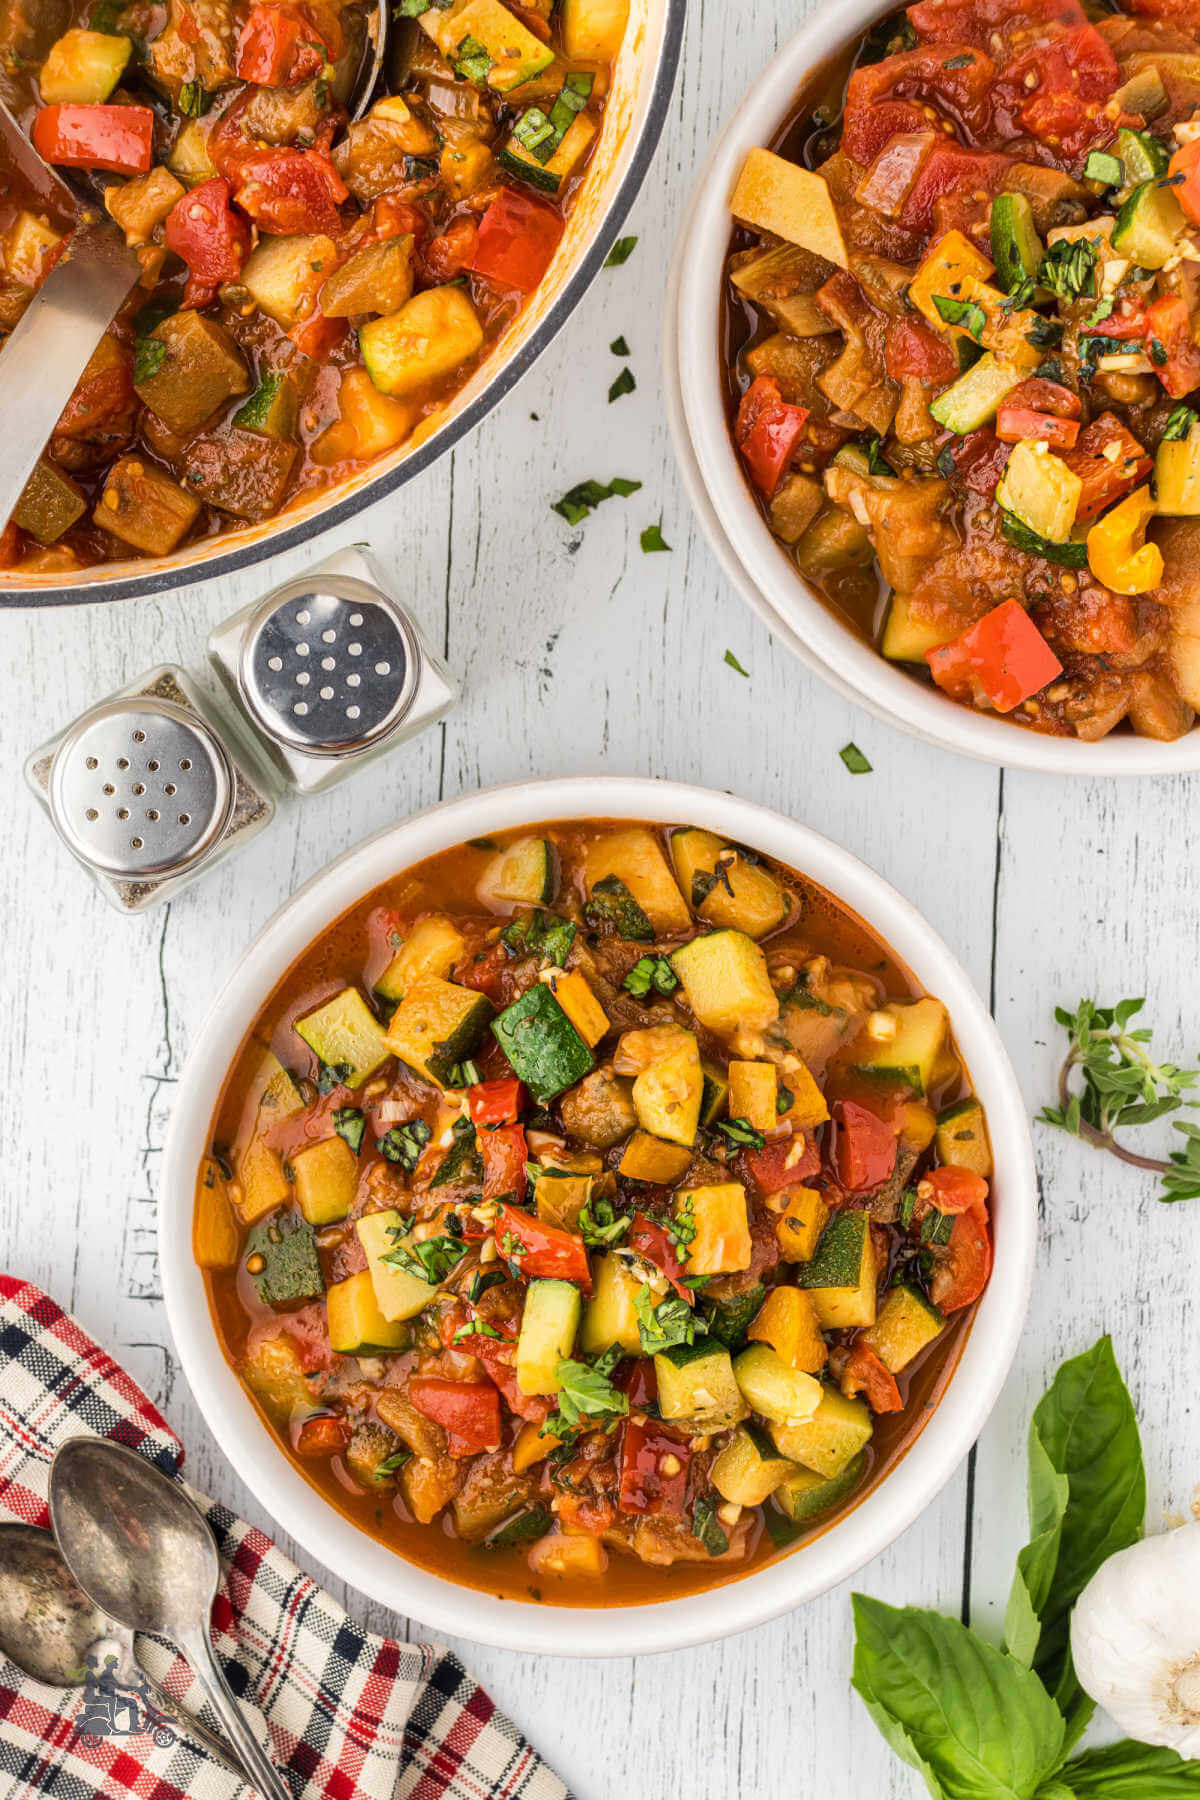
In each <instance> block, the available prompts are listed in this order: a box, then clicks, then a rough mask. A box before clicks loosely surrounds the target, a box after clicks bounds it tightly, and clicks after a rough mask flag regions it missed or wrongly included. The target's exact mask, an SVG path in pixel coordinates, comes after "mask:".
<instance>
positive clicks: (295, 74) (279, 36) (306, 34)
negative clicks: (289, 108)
mask: <svg viewBox="0 0 1200 1800" xmlns="http://www.w3.org/2000/svg"><path fill="white" fill-rule="evenodd" d="M341 49H342V46H341V44H340V43H338V44H332V43H330V41H329V37H328V36H327V35H326V34H325V32H323V31H318V29H317V27H316V25H315V23H314V22H313V20H312V18H311V17H310V16H309V13H308V9H307V7H304V6H292V5H289V4H288V3H287V0H275V4H274V5H271V6H262V5H255V6H252V7H251V8H250V15H249V17H248V18H247V20H246V23H245V25H243V27H242V33H241V36H240V37H239V38H238V42H237V61H236V64H235V68H236V72H237V77H238V80H239V81H256V82H258V83H259V84H260V85H261V86H262V87H298V86H299V85H300V83H301V82H302V81H308V80H310V79H311V78H312V77H313V76H314V75H319V74H320V73H321V70H322V69H323V68H325V67H326V66H327V64H329V63H333V62H336V61H337V59H338V57H339V56H340V54H341Z"/></svg>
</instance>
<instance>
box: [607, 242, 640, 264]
mask: <svg viewBox="0 0 1200 1800" xmlns="http://www.w3.org/2000/svg"><path fill="white" fill-rule="evenodd" d="M636 243H637V239H636V238H635V237H623V238H618V239H617V241H616V243H615V244H614V245H613V247H612V249H611V250H610V251H609V253H608V255H607V256H606V257H605V259H604V266H605V268H606V269H619V268H620V266H621V264H622V263H627V262H628V261H629V259H630V257H631V256H632V255H633V248H634V245H635V244H636Z"/></svg>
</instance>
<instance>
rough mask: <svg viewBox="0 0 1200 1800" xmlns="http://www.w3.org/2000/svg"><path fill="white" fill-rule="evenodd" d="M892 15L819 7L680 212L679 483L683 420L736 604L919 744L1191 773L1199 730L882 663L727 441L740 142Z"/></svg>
mask: <svg viewBox="0 0 1200 1800" xmlns="http://www.w3.org/2000/svg"><path fill="white" fill-rule="evenodd" d="M888 10H889V9H888V8H887V7H886V6H881V5H880V4H879V0H842V4H841V5H839V6H822V7H820V8H818V10H817V11H816V12H815V13H814V14H813V15H812V16H811V18H809V19H807V20H806V21H805V22H804V24H802V25H801V26H800V28H799V30H797V31H796V32H795V33H794V34H793V35H792V36H791V37H790V38H789V39H788V40H787V42H786V43H785V44H783V45H782V46H781V47H780V48H779V49H778V50H776V51H774V52H773V53H772V56H771V60H770V62H769V63H768V65H767V67H766V68H765V69H764V70H763V71H762V73H761V74H759V75H758V76H756V77H755V79H754V81H753V82H752V83H751V85H750V87H749V89H748V90H747V92H746V95H745V98H744V99H743V100H742V102H741V104H740V105H739V107H738V109H737V111H736V112H735V113H734V115H733V117H732V118H731V119H730V121H729V123H728V125H726V126H725V128H724V130H723V131H722V132H721V133H720V134H719V136H718V137H717V139H716V142H715V143H714V145H713V148H712V150H711V152H710V154H709V156H708V158H707V160H706V162H705V164H704V166H703V168H702V169H701V172H700V174H699V177H698V179H697V181H696V184H695V187H694V189H693V191H692V196H691V198H690V200H689V203H688V205H687V207H686V209H685V212H684V217H683V222H682V224H681V226H680V230H679V235H678V237H677V239H676V247H675V253H674V264H675V265H676V270H677V273H676V275H675V281H676V283H677V294H678V299H677V303H676V317H675V320H674V321H673V323H672V324H671V325H669V326H668V354H673V355H674V357H675V359H676V362H677V374H676V376H675V378H674V379H675V380H676V381H677V382H678V386H679V390H680V400H681V407H682V418H681V417H680V415H679V412H678V410H677V411H676V414H675V418H674V422H673V429H672V435H673V436H674V438H675V442H676V447H677V449H679V450H680V451H681V452H683V454H681V462H683V464H684V465H685V467H684V479H685V485H687V486H688V488H689V491H693V489H694V482H695V474H694V472H692V474H691V477H690V479H689V472H688V470H687V467H686V464H687V462H688V460H689V459H688V456H687V454H686V452H684V451H683V445H682V443H681V438H682V436H683V431H682V429H681V426H682V427H686V434H687V437H688V439H689V441H690V450H691V454H692V456H693V457H694V459H695V464H696V467H697V468H698V471H699V479H700V481H701V483H702V485H703V487H704V490H705V492H706V494H707V496H708V499H709V501H710V503H711V504H710V506H709V507H707V508H702V509H700V520H701V525H702V528H703V529H704V531H705V533H706V535H707V536H708V537H709V539H710V541H712V543H713V548H714V550H715V551H716V553H717V555H718V558H719V559H720V560H721V562H722V564H723V566H725V567H726V568H728V562H729V558H730V557H732V558H733V559H735V560H736V562H737V563H739V564H740V565H741V567H742V569H743V571H744V576H745V579H744V580H743V581H737V582H736V583H735V585H736V586H737V587H738V589H739V591H740V592H741V593H742V595H743V597H744V598H749V593H748V586H749V588H751V589H753V590H754V592H755V593H756V594H757V595H758V596H759V597H760V600H761V604H760V605H756V606H755V611H757V612H758V613H759V615H760V617H764V618H765V621H766V623H767V624H768V625H769V626H770V628H771V629H773V630H775V631H776V633H777V634H778V635H779V636H781V637H782V638H783V639H784V641H785V642H786V643H788V645H789V647H790V648H792V649H795V647H796V644H797V643H800V644H802V645H803V646H804V648H805V651H806V652H807V654H806V656H805V657H804V660H805V661H806V662H807V663H808V664H809V666H811V667H815V669H816V671H817V673H819V674H821V675H823V676H824V678H825V679H826V680H827V681H831V682H832V683H833V685H834V686H835V687H837V688H838V689H839V691H841V692H842V693H848V694H849V695H850V696H851V697H852V698H853V699H854V700H856V701H857V703H858V704H859V705H861V706H865V707H866V708H867V709H868V710H869V711H870V712H872V713H874V714H875V716H876V717H877V718H881V719H883V720H885V721H886V722H887V723H888V724H892V725H898V726H899V727H900V728H901V729H902V730H904V731H907V732H909V733H910V734H911V735H912V736H914V737H918V738H921V739H923V740H924V741H925V742H926V743H931V744H936V745H938V746H940V747H941V748H942V749H947V750H954V751H957V752H958V753H959V754H960V755H963V756H969V757H973V758H975V759H976V760H977V761H980V762H989V763H998V764H1002V765H1006V766H1008V767H1010V768H1017V769H1029V770H1037V771H1042V772H1045V773H1051V774H1056V775H1165V774H1177V773H1181V772H1184V771H1187V770H1190V769H1198V768H1200V726H1197V727H1195V728H1194V729H1193V730H1192V731H1190V732H1186V733H1185V734H1184V735H1183V737H1181V738H1177V739H1176V740H1175V741H1174V743H1170V744H1164V743H1159V742H1157V741H1156V740H1154V739H1152V738H1140V737H1136V736H1133V735H1132V734H1129V735H1126V734H1124V733H1119V732H1113V733H1111V734H1110V735H1109V736H1108V737H1106V738H1102V739H1101V740H1100V741H1099V742H1098V743H1094V744H1085V743H1082V742H1080V741H1079V740H1078V739H1075V738H1057V737H1049V736H1046V735H1044V734H1042V733H1039V732H1035V731H1031V730H1028V729H1026V728H1023V727H1021V726H1019V725H1016V724H1014V723H1013V722H1012V721H1009V720H1005V719H1002V718H998V717H993V716H991V715H990V714H987V713H979V712H974V711H972V710H971V709H970V708H968V707H965V706H961V705H959V704H958V703H957V702H956V701H953V700H950V699H948V698H947V696H946V695H944V694H941V693H939V692H938V691H937V690H936V689H934V688H930V687H926V686H925V685H924V684H923V683H922V682H920V681H919V680H917V679H916V678H915V677H913V676H912V675H909V674H906V673H905V671H904V669H903V668H901V667H899V666H898V665H896V664H893V663H889V662H887V661H886V660H885V659H884V658H883V657H882V656H881V655H880V654H879V652H878V651H877V650H876V649H875V648H874V646H873V645H871V644H869V643H867V642H866V641H865V640H864V639H862V638H860V637H858V636H857V634H856V633H855V632H853V631H852V630H851V629H850V627H849V626H848V625H845V624H843V623H842V622H841V621H840V620H839V619H838V618H837V616H836V615H835V614H834V613H833V611H832V610H831V609H830V608H828V607H827V606H825V605H824V603H823V602H822V601H820V600H819V599H818V598H817V596H816V595H815V594H813V593H812V592H811V591H810V590H809V589H808V588H807V587H806V586H805V583H804V580H803V578H802V576H801V575H800V574H799V571H798V570H797V569H796V567H795V565H794V564H793V563H792V562H791V561H790V560H789V559H788V557H787V556H786V554H785V553H784V551H783V550H782V548H781V547H780V545H779V544H777V543H776V541H775V539H774V538H773V537H772V535H771V533H770V531H769V529H768V527H767V525H766V522H765V520H764V519H763V516H762V514H761V513H760V512H759V510H758V506H757V503H756V502H755V500H754V498H753V496H752V495H751V493H750V489H749V487H748V485H747V483H746V480H745V477H744V475H743V473H742V470H741V467H740V465H739V463H738V459H737V456H736V453H735V451H734V448H733V443H732V439H731V436H730V431H729V424H728V420H727V417H726V412H725V403H724V398H723V394H722V384H721V381H720V379H719V366H720V365H719V344H720V309H721V294H722V289H723V287H724V270H725V255H726V249H727V246H728V243H729V235H730V229H731V224H730V214H729V197H730V195H731V194H732V192H733V188H734V185H735V182H736V179H737V175H738V172H739V171H740V169H741V166H742V161H743V159H744V157H745V154H746V152H747V150H749V149H751V148H753V147H754V146H755V145H759V144H763V143H766V142H769V141H770V139H771V138H772V137H773V136H774V133H775V130H776V128H777V125H778V124H779V123H780V122H782V120H783V119H784V118H785V117H786V116H787V114H788V113H789V111H790V110H791V108H792V106H793V104H794V101H795V97H796V94H797V93H798V92H799V90H800V89H801V87H802V86H803V84H804V80H805V78H806V76H807V75H808V74H809V72H810V71H811V70H812V69H814V68H816V67H817V66H818V65H819V64H820V63H821V62H823V61H824V60H825V59H826V58H828V57H830V56H832V55H834V54H835V53H836V52H837V51H839V50H841V49H843V48H844V47H845V46H846V45H847V44H848V43H851V42H852V41H853V40H854V39H855V38H857V37H858V36H859V35H860V34H861V33H862V32H863V31H864V30H865V29H866V28H867V27H868V26H869V25H871V24H872V23H874V21H875V20H876V19H878V18H880V17H882V16H884V14H885V13H886V12H887V11H888ZM670 304H671V302H670V290H668V306H669V305H670ZM714 524H719V528H720V538H723V539H724V544H722V543H721V541H720V538H718V536H717V535H716V534H715V533H714V529H713V528H714ZM751 604H752V605H753V604H754V602H753V601H751ZM764 608H765V612H764Z"/></svg>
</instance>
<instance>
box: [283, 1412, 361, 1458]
mask: <svg viewBox="0 0 1200 1800" xmlns="http://www.w3.org/2000/svg"><path fill="white" fill-rule="evenodd" d="M349 1442H350V1427H349V1425H347V1423H346V1421H345V1419H340V1418H338V1417H337V1416H336V1414H334V1413H323V1414H321V1416H320V1417H319V1418H316V1419H305V1421H304V1423H303V1425H302V1426H301V1427H300V1429H299V1431H298V1432H297V1433H296V1455H297V1456H303V1457H311V1458H313V1459H315V1458H316V1457H318V1456H340V1455H341V1453H342V1451H343V1450H344V1449H345V1448H346V1445H347V1444H348V1443H349Z"/></svg>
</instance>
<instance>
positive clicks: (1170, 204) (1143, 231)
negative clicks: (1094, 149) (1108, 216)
mask: <svg viewBox="0 0 1200 1800" xmlns="http://www.w3.org/2000/svg"><path fill="white" fill-rule="evenodd" d="M1186 229H1187V218H1186V216H1185V214H1184V210H1183V208H1182V206H1180V204H1179V202H1178V200H1177V199H1176V198H1175V195H1174V194H1173V193H1172V191H1171V189H1170V188H1168V187H1163V186H1162V184H1161V182H1160V181H1159V180H1158V179H1157V178H1154V179H1152V180H1150V181H1143V182H1142V183H1141V184H1140V185H1139V186H1138V187H1135V188H1134V190H1133V192H1132V194H1130V196H1129V198H1128V200H1125V201H1124V202H1123V203H1122V205H1121V208H1120V211H1119V212H1118V213H1117V222H1116V224H1115V225H1114V226H1113V234H1112V247H1113V249H1114V250H1115V251H1116V252H1117V254H1118V256H1127V257H1128V258H1129V260H1130V262H1132V263H1136V264H1137V265H1138V267H1139V268H1141V269H1161V268H1162V267H1163V266H1164V265H1165V264H1166V263H1168V262H1170V260H1171V258H1172V257H1173V256H1174V255H1175V253H1176V250H1177V249H1178V247H1179V240H1180V238H1181V237H1182V235H1183V233H1184V231H1186Z"/></svg>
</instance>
